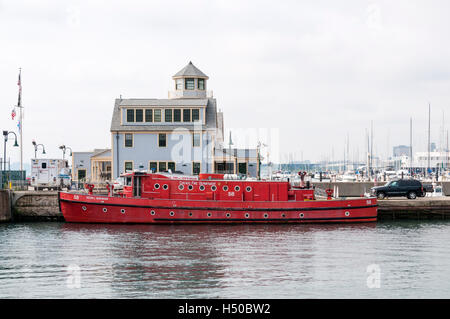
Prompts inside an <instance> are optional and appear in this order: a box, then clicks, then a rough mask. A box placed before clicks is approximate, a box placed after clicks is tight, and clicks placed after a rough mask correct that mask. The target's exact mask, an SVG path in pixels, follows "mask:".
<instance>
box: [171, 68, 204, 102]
mask: <svg viewBox="0 0 450 319" xmlns="http://www.w3.org/2000/svg"><path fill="white" fill-rule="evenodd" d="M172 79H173V80H174V82H175V90H174V91H170V92H169V98H171V99H175V98H197V99H198V98H206V95H207V94H206V81H207V80H208V79H209V77H208V76H207V75H206V74H205V73H203V72H202V71H200V70H199V69H198V68H197V67H196V66H195V65H194V64H192V62H189V63H188V65H186V66H185V67H184V68H182V69H181V70H180V71H178V72H177V73H176V74H175V75H174V76H172Z"/></svg>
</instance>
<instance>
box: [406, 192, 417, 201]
mask: <svg viewBox="0 0 450 319" xmlns="http://www.w3.org/2000/svg"><path fill="white" fill-rule="evenodd" d="M416 197H417V194H416V193H415V192H409V193H408V198H409V199H416Z"/></svg>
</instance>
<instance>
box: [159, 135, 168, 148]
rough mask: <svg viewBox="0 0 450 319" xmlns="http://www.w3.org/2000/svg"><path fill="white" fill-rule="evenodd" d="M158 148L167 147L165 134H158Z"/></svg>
mask: <svg viewBox="0 0 450 319" xmlns="http://www.w3.org/2000/svg"><path fill="white" fill-rule="evenodd" d="M158 146H159V147H166V146H167V135H166V134H162V133H161V134H158Z"/></svg>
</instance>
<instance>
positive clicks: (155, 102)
mask: <svg viewBox="0 0 450 319" xmlns="http://www.w3.org/2000/svg"><path fill="white" fill-rule="evenodd" d="M119 105H120V106H207V105H208V99H181V98H180V99H122V100H120V104H119Z"/></svg>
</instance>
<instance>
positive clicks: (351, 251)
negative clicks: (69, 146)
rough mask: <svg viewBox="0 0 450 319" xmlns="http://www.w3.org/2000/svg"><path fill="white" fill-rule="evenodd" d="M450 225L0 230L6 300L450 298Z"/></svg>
mask: <svg viewBox="0 0 450 319" xmlns="http://www.w3.org/2000/svg"><path fill="white" fill-rule="evenodd" d="M448 269H450V222H449V221H420V222H418V221H417V222H416V221H389V222H387V221H386V222H378V223H372V224H350V225H342V224H333V225H175V226H171V225H102V224H70V223H57V222H54V223H16V224H0V298H450V272H449V271H448Z"/></svg>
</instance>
